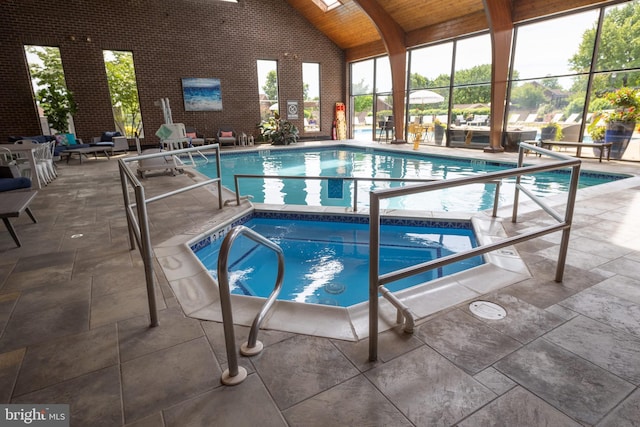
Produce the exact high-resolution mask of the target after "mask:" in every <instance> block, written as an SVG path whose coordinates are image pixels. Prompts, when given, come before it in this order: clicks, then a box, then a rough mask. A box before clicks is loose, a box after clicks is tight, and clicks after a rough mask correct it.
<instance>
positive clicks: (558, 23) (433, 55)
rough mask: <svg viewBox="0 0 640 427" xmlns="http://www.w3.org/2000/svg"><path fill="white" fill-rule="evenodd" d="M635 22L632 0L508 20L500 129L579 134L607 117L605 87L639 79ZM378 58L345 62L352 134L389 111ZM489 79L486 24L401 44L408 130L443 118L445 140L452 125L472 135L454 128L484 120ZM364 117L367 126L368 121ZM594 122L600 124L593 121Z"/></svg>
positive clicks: (423, 129)
mask: <svg viewBox="0 0 640 427" xmlns="http://www.w3.org/2000/svg"><path fill="white" fill-rule="evenodd" d="M638 22H640V0H634V1H630V2H626V3H620V4H616V5H614V6H610V7H603V8H598V9H593V10H589V11H581V12H577V13H575V14H571V15H565V16H561V17H558V18H552V19H546V20H540V21H536V22H529V23H525V24H521V25H517V26H516V28H515V30H514V32H515V34H514V36H515V37H514V40H515V45H514V48H513V52H512V55H513V69H512V70H511V73H510V78H509V99H508V102H507V106H508V107H507V108H508V114H507V115H506V116H505V117H506V119H505V121H506V127H507V136H506V138H507V139H508V138H509V137H510V135H509V132H512V133H513V132H516V131H523V132H525V131H526V133H527V136H528V139H533V138H534V137H535V138H540V137H541V136H543V135H542V133H543V131H544V130H545V129H546V128H547V127H548V128H551V127H553V128H556V129H558V132H557V133H556V134H554V135H553V137H554V138H558V139H560V138H563V139H565V140H568V141H577V140H585V141H589V140H592V139H597V138H596V137H595V136H594V134H598V133H599V134H603V133H604V129H602V128H603V127H604V126H605V125H607V126H609V123H610V121H611V118H610V117H609V118H608V121H606V120H605V119H607V116H606V114H605V113H606V112H607V110H609V111H611V109H612V108H613V106H612V105H611V104H610V103H609V101H608V100H607V94H609V93H611V92H613V91H615V90H617V89H619V88H621V87H628V88H635V89H638V88H640V38H638V37H637V34H638V32H639V31H640V26H639V24H638ZM597 34H600V37H599V40H596V35H597ZM594 49H596V55H595V58H596V61H595V63H594V64H592V58H593V57H594ZM454 52H455V53H454ZM386 64H388V58H387V57H380V58H375V59H370V60H367V61H362V62H358V63H353V64H351V101H352V111H353V115H354V117H353V125H354V128H353V129H354V137H359V136H360V135H361V132H356V131H358V129H359V127H362V126H363V125H362V120H361V118H362V117H361V116H363V115H365V117H366V116H370V115H376V116H378V118H379V117H381V116H384V115H386V114H390V110H391V104H390V97H388V95H390V90H391V88H390V86H389V85H387V84H386V83H387V79H386V78H385V76H388V75H389V74H388V73H387V70H388V68H387V66H386ZM452 67H453V70H454V71H453V76H451V69H452ZM490 82H491V42H490V37H489V35H488V34H482V35H478V36H473V37H465V38H460V39H457V40H454V41H447V42H445V43H440V44H435V45H430V46H426V47H420V48H415V49H411V50H410V51H409V70H408V85H407V89H408V93H407V94H408V98H407V101H406V102H407V109H406V110H407V117H406V120H407V122H406V123H408V126H407V128H408V130H409V133H411V132H414V135H415V136H417V135H420V136H421V137H423V138H425V140H426V139H427V138H429V137H431V136H432V135H431V134H430V132H431V129H432V128H433V126H431V123H433V122H434V121H435V120H440V121H443V120H446V119H448V120H449V121H448V123H446V126H448V127H449V130H450V132H448V135H449V137H450V138H452V140H454V139H455V138H454V137H456V135H457V136H458V137H460V136H461V138H459V139H460V140H461V141H463V142H464V143H469V142H476V141H475V140H474V139H473V138H476V137H477V136H479V135H482V129H478V128H474V131H473V132H467V131H466V130H460V129H461V128H465V129H466V128H467V127H469V126H472V125H473V126H482V125H488V119H489V114H490V100H491V86H490ZM450 91H452V92H451V93H450ZM429 92H431V93H429ZM587 97H588V99H587ZM450 98H451V102H449V99H450ZM385 103H386V104H388V105H386V104H385ZM449 107H451V109H449ZM385 110H386V111H385ZM598 120H599V122H598ZM551 123H555V125H554V126H550V124H551ZM598 123H599V124H598ZM366 125H367V127H372V128H373V129H376V123H375V122H373V123H366ZM597 127H600V128H601V129H599V130H598V129H595V131H594V128H597ZM454 131H455V132H454ZM592 131H594V133H593V134H592ZM598 131H599V132H598ZM531 132H532V133H531ZM454 133H455V135H454ZM485 134H486V135H488V133H487V132H485ZM469 135H472V138H468V136H469ZM486 135H485V136H484V137H483V138H484V140H483V142H484V143H485V144H486V142H487V141H488V137H487V136H486ZM408 139H409V140H411V135H408ZM477 142H480V140H479V141H477Z"/></svg>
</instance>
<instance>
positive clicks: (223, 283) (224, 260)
mask: <svg viewBox="0 0 640 427" xmlns="http://www.w3.org/2000/svg"><path fill="white" fill-rule="evenodd" d="M239 236H246V237H248V238H249V239H251V240H253V241H254V242H256V243H259V244H262V245H264V246H266V247H267V248H269V249H271V250H273V251H274V252H275V253H276V254H277V255H278V275H277V276H276V283H275V286H274V288H273V291H272V292H271V295H269V298H267V300H266V301H265V303H264V305H263V306H262V309H260V312H259V313H258V314H257V315H256V317H255V319H254V320H253V324H252V325H251V331H250V333H249V339H248V341H247V342H246V343H245V344H243V345H242V348H241V352H242V354H244V355H245V356H253V355H255V354H258V353H260V352H261V351H262V348H263V345H262V343H261V342H260V341H258V340H257V337H258V331H259V329H260V325H261V324H262V321H263V320H264V317H265V316H266V314H267V312H268V311H269V310H270V309H271V307H272V306H273V304H274V303H275V301H276V298H277V297H278V295H279V294H280V290H281V289H282V281H283V280H284V253H283V252H282V248H280V246H278V245H277V244H275V243H273V242H272V241H271V240H269V239H267V238H266V237H264V236H263V235H261V234H259V233H257V232H255V231H253V230H252V229H250V228H247V227H245V226H244V225H238V226H236V227H234V228H233V229H231V231H230V232H229V233H228V234H227V236H226V237H225V238H224V240H223V241H222V244H221V246H220V254H219V255H218V288H219V290H220V306H221V309H222V325H223V327H224V340H225V345H226V348H227V362H228V364H229V368H228V369H227V370H225V371H224V372H223V373H222V382H223V383H224V384H227V385H235V384H239V383H240V382H242V381H244V379H245V378H246V376H247V372H246V370H245V369H244V368H242V367H238V358H237V356H236V351H235V343H236V339H235V333H234V330H233V312H232V311H231V293H230V291H229V270H228V263H229V253H230V252H231V246H232V245H233V242H235V240H236V239H237V238H238V237H239Z"/></svg>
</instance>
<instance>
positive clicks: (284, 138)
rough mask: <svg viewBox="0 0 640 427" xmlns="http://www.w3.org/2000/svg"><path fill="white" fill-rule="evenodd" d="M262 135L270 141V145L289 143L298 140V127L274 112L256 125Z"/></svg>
mask: <svg viewBox="0 0 640 427" xmlns="http://www.w3.org/2000/svg"><path fill="white" fill-rule="evenodd" d="M258 129H259V130H260V134H261V135H262V137H263V138H264V139H265V140H267V141H271V144H272V145H289V144H292V143H294V142H296V141H297V140H298V133H299V131H298V128H297V127H296V126H295V125H294V124H293V123H291V122H289V121H287V120H283V119H281V118H280V116H279V115H278V114H277V113H276V114H274V116H273V117H270V118H269V120H266V121H262V122H261V123H260V124H259V125H258Z"/></svg>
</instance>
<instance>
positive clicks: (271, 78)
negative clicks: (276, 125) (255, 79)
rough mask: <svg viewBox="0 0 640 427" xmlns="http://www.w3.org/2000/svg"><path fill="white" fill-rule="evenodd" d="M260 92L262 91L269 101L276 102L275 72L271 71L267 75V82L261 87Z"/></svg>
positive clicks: (276, 79) (276, 76)
mask: <svg viewBox="0 0 640 427" xmlns="http://www.w3.org/2000/svg"><path fill="white" fill-rule="evenodd" d="M262 90H264V93H265V95H267V99H268V100H269V101H277V100H278V74H277V73H276V71H275V70H271V71H269V72H268V73H267V80H266V82H265V84H264V86H262Z"/></svg>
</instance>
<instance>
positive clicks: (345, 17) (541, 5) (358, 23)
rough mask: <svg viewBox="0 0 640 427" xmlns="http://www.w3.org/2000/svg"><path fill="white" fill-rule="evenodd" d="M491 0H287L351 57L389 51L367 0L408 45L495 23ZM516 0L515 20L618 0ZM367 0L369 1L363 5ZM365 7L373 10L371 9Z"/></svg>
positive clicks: (373, 11)
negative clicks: (332, 3)
mask: <svg viewBox="0 0 640 427" xmlns="http://www.w3.org/2000/svg"><path fill="white" fill-rule="evenodd" d="M487 1H491V0H456V1H452V2H449V1H442V0H374V1H366V2H365V1H358V0H341V3H342V5H341V6H339V7H337V8H335V9H332V10H329V11H327V12H324V11H323V10H322V9H320V8H319V7H318V6H317V5H316V4H315V3H314V2H313V0H287V2H288V3H289V4H290V5H291V6H293V7H294V8H295V9H296V10H298V11H299V12H300V13H301V14H302V15H303V16H304V17H306V19H307V20H309V22H311V24H312V25H314V26H315V27H316V28H318V29H319V30H320V31H321V32H322V33H324V34H325V35H326V36H327V37H328V38H329V39H331V40H332V41H333V42H334V43H335V44H336V45H338V46H339V47H340V48H342V49H344V50H345V53H346V58H347V60H348V61H352V60H356V59H361V58H367V57H370V56H374V55H380V54H384V53H385V45H384V43H383V40H382V39H381V36H380V34H379V32H378V29H377V27H376V26H375V25H374V24H373V21H372V20H371V19H370V17H369V16H370V15H371V16H373V15H372V13H376V11H375V10H372V8H371V7H370V6H367V4H370V3H377V5H374V6H376V7H375V8H374V9H379V8H378V6H380V7H381V8H382V9H383V12H382V13H383V15H384V16H385V19H387V20H390V21H393V22H394V23H396V24H397V25H399V27H400V28H401V29H402V30H403V31H404V40H405V45H406V47H413V46H418V45H422V44H427V43H432V42H434V41H438V40H445V39H449V38H453V37H457V36H461V35H465V34H472V33H475V32H479V31H486V30H487V29H489V22H488V17H487V14H486V12H485V3H486V2H487ZM506 1H508V2H511V10H512V14H511V19H512V22H513V23H518V22H522V21H527V20H531V19H535V18H538V17H543V16H550V15H555V14H561V13H564V12H568V11H572V10H576V9H584V8H589V7H591V6H594V5H602V4H607V3H614V2H615V1H613V0H506ZM362 4H364V6H362ZM365 8H366V9H367V10H365Z"/></svg>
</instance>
